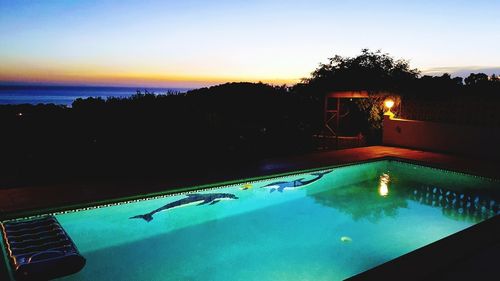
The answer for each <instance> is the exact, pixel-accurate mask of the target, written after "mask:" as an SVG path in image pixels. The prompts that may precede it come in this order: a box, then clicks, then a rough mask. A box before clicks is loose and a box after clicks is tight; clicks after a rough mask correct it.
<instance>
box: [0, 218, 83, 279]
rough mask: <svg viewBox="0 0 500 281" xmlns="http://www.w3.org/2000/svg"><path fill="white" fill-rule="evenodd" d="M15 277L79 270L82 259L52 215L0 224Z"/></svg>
mask: <svg viewBox="0 0 500 281" xmlns="http://www.w3.org/2000/svg"><path fill="white" fill-rule="evenodd" d="M0 226H1V228H2V234H3V235H2V236H3V240H4V245H5V248H6V252H7V256H8V259H9V262H10V265H11V268H12V272H13V275H14V278H15V279H16V280H47V279H52V278H57V277H61V276H65V275H69V274H73V273H76V272H78V271H80V270H81V269H82V268H83V267H84V266H85V258H84V257H83V256H82V255H80V253H79V252H78V249H77V248H76V245H75V244H74V243H73V241H72V240H71V238H70V237H69V235H68V234H67V233H66V231H65V230H64V229H63V228H62V226H61V224H59V222H58V221H57V219H56V218H55V217H54V216H51V215H48V216H43V217H39V218H34V219H23V220H16V221H8V222H2V223H0Z"/></svg>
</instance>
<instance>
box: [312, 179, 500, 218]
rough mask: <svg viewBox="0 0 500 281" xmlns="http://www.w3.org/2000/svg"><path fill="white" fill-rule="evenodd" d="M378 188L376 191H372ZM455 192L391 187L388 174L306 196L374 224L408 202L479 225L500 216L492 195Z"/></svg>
mask: <svg viewBox="0 0 500 281" xmlns="http://www.w3.org/2000/svg"><path fill="white" fill-rule="evenodd" d="M375 187H377V188H375ZM471 190H473V189H470V190H468V191H467V192H456V191H452V190H451V189H447V188H443V187H430V186H428V185H423V184H419V183H414V182H413V183H410V182H406V183H405V182H403V181H401V180H400V181H398V182H397V183H396V182H392V183H391V177H390V174H389V173H382V174H381V175H380V176H379V178H378V179H374V180H370V181H365V182H362V183H358V184H354V185H350V186H343V187H338V188H332V189H329V190H327V191H324V192H319V193H314V192H308V196H310V197H312V198H313V199H314V201H315V202H316V203H319V204H321V205H324V206H327V207H331V208H335V209H337V210H339V211H341V212H344V213H347V214H349V215H351V217H352V219H354V220H359V219H367V220H369V221H373V222H376V221H378V220H379V219H381V218H383V217H384V216H386V217H395V216H397V214H398V209H399V208H407V207H408V200H411V201H414V202H418V203H419V204H421V205H426V206H431V207H435V208H441V209H442V212H443V214H444V215H445V216H447V217H449V218H452V219H454V220H461V221H469V222H474V223H478V222H481V221H483V220H485V219H488V218H490V217H492V216H494V215H496V214H500V204H499V202H498V200H495V198H493V197H492V196H491V195H488V194H485V193H484V192H482V193H481V192H480V191H481V190H480V189H477V192H472V191H471Z"/></svg>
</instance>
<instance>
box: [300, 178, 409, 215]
mask: <svg viewBox="0 0 500 281" xmlns="http://www.w3.org/2000/svg"><path fill="white" fill-rule="evenodd" d="M388 184H389V175H388V174H382V175H381V176H380V177H379V178H375V179H372V180H369V181H364V182H361V183H358V184H353V185H349V186H342V187H338V188H331V189H329V190H326V191H323V192H319V193H314V192H309V191H308V196H310V197H312V198H313V199H314V201H315V202H316V203H319V204H321V205H324V206H327V207H331V208H335V209H337V210H339V211H341V212H343V213H347V214H349V215H351V217H352V218H353V219H354V220H359V219H368V220H370V221H373V222H376V221H378V220H379V219H381V218H383V217H384V216H388V217H395V216H396V215H397V214H398V209H399V208H406V207H407V206H408V203H407V194H406V192H404V190H403V189H401V188H399V187H396V186H395V185H394V184H393V185H392V186H391V192H390V193H389V186H388Z"/></svg>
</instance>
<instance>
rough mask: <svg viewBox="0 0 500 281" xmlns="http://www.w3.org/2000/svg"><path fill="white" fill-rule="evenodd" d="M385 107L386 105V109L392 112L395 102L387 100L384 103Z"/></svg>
mask: <svg viewBox="0 0 500 281" xmlns="http://www.w3.org/2000/svg"><path fill="white" fill-rule="evenodd" d="M384 105H385V107H387V109H388V110H389V111H391V108H392V107H393V106H394V101H393V100H391V99H386V100H385V101H384Z"/></svg>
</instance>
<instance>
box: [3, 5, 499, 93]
mask: <svg viewBox="0 0 500 281" xmlns="http://www.w3.org/2000/svg"><path fill="white" fill-rule="evenodd" d="M499 14H500V0H491V1H482V0H479V1H445V0H443V1H345V0H344V1H316V0H311V1H294V0H288V1H272V0H267V1H251V0H250V1H193V0H183V1H178V0H176V1H129V0H120V1H90V0H89V1H76V0H74V1H70V0H67V1H64V0H61V1H52V0H46V1H12V0H0V15H1V16H0V62H1V63H0V81H27V82H42V83H47V82H56V83H76V84H104V85H151V86H188V87H192V86H201V85H207V84H214V83H220V82H225V81H241V80H246V81H259V80H261V81H266V82H273V83H278V84H281V83H289V84H290V83H293V82H296V81H297V80H298V79H300V78H302V77H306V76H308V75H309V73H310V72H311V71H313V70H314V68H316V67H317V65H318V63H320V62H325V61H326V60H327V58H328V57H331V56H333V55H335V54H339V55H342V56H355V55H357V54H359V52H360V50H361V49H362V48H370V49H372V50H376V49H381V50H382V51H383V52H387V53H389V54H391V55H392V56H394V57H396V58H405V59H408V60H410V62H411V65H412V67H417V68H419V69H420V70H422V71H423V72H424V73H433V74H439V73H442V72H452V73H454V72H456V73H460V74H462V75H463V73H467V72H468V71H475V72H477V71H482V70H485V71H487V72H489V73H492V72H496V73H497V74H498V73H500V49H499V46H500V16H498V15H499ZM464 71H465V72H464Z"/></svg>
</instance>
